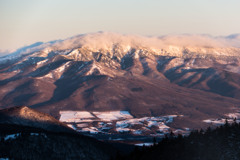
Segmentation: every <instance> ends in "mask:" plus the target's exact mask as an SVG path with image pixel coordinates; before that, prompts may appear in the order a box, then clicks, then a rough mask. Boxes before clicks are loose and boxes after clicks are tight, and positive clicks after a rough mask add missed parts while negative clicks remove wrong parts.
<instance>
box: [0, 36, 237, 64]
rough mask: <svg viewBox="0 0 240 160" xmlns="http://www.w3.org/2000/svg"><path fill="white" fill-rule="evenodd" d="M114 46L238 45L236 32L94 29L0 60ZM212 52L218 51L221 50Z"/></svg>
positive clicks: (201, 48)
mask: <svg viewBox="0 0 240 160" xmlns="http://www.w3.org/2000/svg"><path fill="white" fill-rule="evenodd" d="M116 46H118V47H120V48H122V49H123V52H128V51H130V50H131V49H132V48H145V49H150V50H152V51H159V50H161V49H165V50H166V51H168V52H174V53H175V52H176V53H177V52H182V50H183V49H184V48H190V50H193V51H198V52H200V51H201V52H203V53H204V52H206V53H207V52H208V50H209V49H212V48H240V34H235V35H232V36H231V35H230V36H225V37H224V36H222V37H213V36H210V35H197V34H195V35H194V34H184V35H167V36H161V37H157V36H151V37H150V36H141V35H131V34H128V35H124V34H119V33H113V32H97V33H89V34H82V35H78V36H73V37H70V38H66V39H64V40H57V41H53V42H46V43H39V44H38V45H30V46H26V47H23V48H24V49H19V50H18V51H16V52H14V53H11V54H10V55H8V56H4V57H0V61H2V60H6V59H11V58H14V57H19V56H21V55H23V54H28V53H32V52H37V51H43V52H47V53H50V52H51V51H61V50H72V49H77V48H81V47H83V48H89V49H91V50H92V51H99V50H107V51H110V52H112V50H113V48H114V47H116ZM213 53H214V54H221V51H216V52H213Z"/></svg>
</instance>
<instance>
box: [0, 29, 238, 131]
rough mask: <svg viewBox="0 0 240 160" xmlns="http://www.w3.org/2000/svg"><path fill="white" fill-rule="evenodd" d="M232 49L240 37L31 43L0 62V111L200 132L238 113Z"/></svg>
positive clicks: (110, 37)
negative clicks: (124, 116) (67, 114)
mask: <svg viewBox="0 0 240 160" xmlns="http://www.w3.org/2000/svg"><path fill="white" fill-rule="evenodd" d="M239 47H240V39H239V35H232V36H228V37H211V36H207V35H181V36H164V37H143V36H137V35H121V34H116V33H108V32H99V33H93V34H85V35H78V36H75V37H71V38H68V39H65V40H59V41H54V42H48V43H38V44H37V45H33V46H30V47H27V49H24V50H22V51H19V52H18V53H16V54H14V56H11V55H10V56H5V57H2V58H1V59H0V106H1V108H5V107H10V106H15V105H27V106H30V107H32V108H36V109H39V110H41V111H44V112H46V113H50V114H52V115H54V116H55V117H58V118H60V114H59V113H60V111H66V110H73V111H89V112H96V111H97V112H102V111H127V112H129V113H130V114H131V116H132V117H133V118H143V117H152V116H153V117H156V116H166V115H183V117H182V116H180V117H177V118H176V121H174V123H171V124H170V127H172V128H195V127H196V128H197V127H204V126H206V125H207V124H205V123H204V122H203V120H205V119H209V118H218V117H221V116H224V115H225V114H227V113H233V112H235V111H236V110H237V109H238V107H239V104H240V103H239V102H240V100H239V98H240V85H239V84H240V83H239V82H240V76H239V73H240V57H239V53H240V48H239Z"/></svg>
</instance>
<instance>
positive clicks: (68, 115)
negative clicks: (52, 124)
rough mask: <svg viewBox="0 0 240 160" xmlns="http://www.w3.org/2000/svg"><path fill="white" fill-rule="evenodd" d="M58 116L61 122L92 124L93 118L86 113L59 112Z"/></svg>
mask: <svg viewBox="0 0 240 160" xmlns="http://www.w3.org/2000/svg"><path fill="white" fill-rule="evenodd" d="M60 115H61V116H60V119H59V120H60V121H62V122H75V123H77V122H92V120H91V118H95V117H94V116H93V115H92V114H91V113H90V112H87V111H60Z"/></svg>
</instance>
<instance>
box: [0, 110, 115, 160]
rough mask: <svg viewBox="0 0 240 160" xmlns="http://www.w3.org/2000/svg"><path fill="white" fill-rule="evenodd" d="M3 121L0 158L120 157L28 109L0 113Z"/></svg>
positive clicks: (105, 158)
mask: <svg viewBox="0 0 240 160" xmlns="http://www.w3.org/2000/svg"><path fill="white" fill-rule="evenodd" d="M0 117H1V119H0V137H1V140H0V158H9V159H86V160H88V159H89V160H90V159H102V160H108V159H110V158H111V157H114V156H115V153H116V150H115V149H114V148H113V147H112V146H110V145H108V144H105V143H103V142H100V141H97V140H95V139H93V138H89V137H87V136H83V135H81V134H79V133H77V132H75V131H73V130H72V129H70V128H68V127H67V126H66V125H64V124H62V123H61V122H59V121H57V120H56V119H55V118H53V117H51V116H49V115H47V114H45V113H41V112H39V111H36V110H33V109H30V108H28V107H25V106H23V107H15V108H9V109H4V110H0Z"/></svg>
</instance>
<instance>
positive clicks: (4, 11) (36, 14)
mask: <svg viewBox="0 0 240 160" xmlns="http://www.w3.org/2000/svg"><path fill="white" fill-rule="evenodd" d="M239 8H240V1H239V0H0V52H1V51H2V52H3V51H4V50H6V49H16V48H19V47H22V46H24V45H28V44H32V43H34V42H37V41H50V40H56V39H64V38H67V37H70V36H74V35H77V34H82V33H91V32H97V31H111V32H118V33H123V34H140V35H154V36H158V35H168V34H184V33H189V34H211V35H214V36H219V35H229V34H233V33H239V32H240V9H239Z"/></svg>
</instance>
